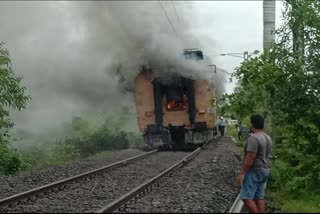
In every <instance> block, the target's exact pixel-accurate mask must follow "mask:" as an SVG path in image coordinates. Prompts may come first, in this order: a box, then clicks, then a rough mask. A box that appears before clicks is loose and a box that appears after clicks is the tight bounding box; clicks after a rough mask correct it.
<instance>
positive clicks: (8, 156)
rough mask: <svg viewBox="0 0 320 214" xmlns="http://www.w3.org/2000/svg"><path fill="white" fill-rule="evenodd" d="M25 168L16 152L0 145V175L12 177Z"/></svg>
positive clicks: (25, 165)
mask: <svg viewBox="0 0 320 214" xmlns="http://www.w3.org/2000/svg"><path fill="white" fill-rule="evenodd" d="M26 167H27V164H25V163H24V162H23V161H22V160H21V158H20V154H19V153H18V152H17V151H16V150H14V149H11V148H9V147H8V146H6V145H3V144H0V174H3V175H12V174H15V173H17V172H18V171H20V170H22V169H25V168H26Z"/></svg>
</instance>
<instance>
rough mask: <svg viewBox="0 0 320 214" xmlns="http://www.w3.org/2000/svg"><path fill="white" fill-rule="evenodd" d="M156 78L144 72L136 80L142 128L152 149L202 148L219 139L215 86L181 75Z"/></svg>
mask: <svg viewBox="0 0 320 214" xmlns="http://www.w3.org/2000/svg"><path fill="white" fill-rule="evenodd" d="M162 76H165V79H163V78H161V77H156V76H155V75H154V74H153V72H152V71H151V69H144V70H143V71H142V72H141V73H140V74H139V75H138V76H137V77H136V79H135V101H136V110H137V117H138V118H137V119H138V126H139V129H140V131H141V132H142V133H143V135H144V139H145V143H146V144H147V145H148V146H149V147H159V146H165V147H173V146H183V145H202V144H203V143H204V142H207V141H209V140H211V139H213V137H214V135H215V133H216V132H215V130H216V129H215V118H216V117H215V110H214V108H212V107H211V102H210V101H211V99H212V98H213V97H214V92H215V90H214V86H213V84H212V83H210V81H208V80H204V79H196V80H193V79H190V78H185V77H182V76H181V75H179V74H165V75H163V74H162Z"/></svg>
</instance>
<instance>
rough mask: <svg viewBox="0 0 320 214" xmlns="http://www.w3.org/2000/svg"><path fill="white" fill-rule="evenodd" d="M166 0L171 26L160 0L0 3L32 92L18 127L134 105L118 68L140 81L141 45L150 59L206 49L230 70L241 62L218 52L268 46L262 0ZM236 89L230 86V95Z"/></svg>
mask: <svg viewBox="0 0 320 214" xmlns="http://www.w3.org/2000/svg"><path fill="white" fill-rule="evenodd" d="M161 2H162V4H161V5H162V6H163V8H164V10H165V11H166V12H167V14H166V15H168V18H169V20H170V21H171V23H172V26H171V25H170V23H169V21H168V19H167V17H166V16H165V14H164V13H163V11H162V10H161V7H160V4H158V3H159V2H158V1H151V2H141V1H140V2H133V1H130V2H124V1H119V2H111V1H110V2H109V1H105V2H102V1H89V2H84V1H78V2H77V1H66V2H62V1H51V2H49V1H19V2H13V1H7V2H6V1H0V41H3V42H5V43H6V47H7V48H8V49H9V50H10V53H11V56H12V61H13V66H14V70H15V71H16V72H17V73H18V74H19V75H22V76H23V77H24V84H25V85H26V86H27V88H28V93H30V94H31V96H32V101H31V102H30V103H29V105H28V108H27V110H24V111H23V112H21V113H19V114H17V115H16V118H15V119H16V120H15V121H16V124H17V125H18V126H20V127H28V128H29V127H32V128H33V129H34V130H39V129H40V128H44V127H46V128H50V127H52V126H55V125H58V124H59V123H61V122H62V121H69V120H70V117H72V116H74V115H79V114H81V112H83V111H86V112H94V111H95V110H97V109H100V110H101V109H102V110H104V109H107V108H109V109H111V110H112V111H113V110H115V109H119V108H118V106H119V105H121V104H122V105H123V104H125V105H129V106H131V107H132V109H133V108H134V105H133V104H134V100H133V96H132V95H131V96H129V95H123V94H120V93H119V89H117V79H116V78H115V76H114V74H113V72H114V70H115V69H114V67H112V66H113V63H114V62H115V61H121V60H122V59H125V61H130V60H131V64H130V63H129V64H130V66H131V67H130V66H128V67H127V70H125V71H124V73H125V74H127V77H128V78H129V77H130V79H134V78H133V77H134V75H135V73H136V71H138V69H136V67H132V66H133V65H132V63H133V64H134V63H137V62H138V60H139V59H138V58H137V56H136V55H137V54H136V53H137V52H136V50H137V49H136V47H137V46H138V47H139V45H140V46H141V47H143V48H144V49H145V51H146V53H148V55H147V56H148V57H149V60H150V61H157V59H156V58H159V59H162V60H163V59H165V57H167V58H172V57H173V58H174V57H175V56H177V55H179V53H181V49H182V48H201V49H202V50H203V51H204V54H205V55H207V56H210V58H211V59H212V63H213V64H216V65H217V67H220V68H223V69H226V70H227V71H228V72H232V71H233V69H234V68H235V67H236V66H238V65H239V63H240V62H241V59H240V58H233V57H229V56H224V57H221V56H219V54H221V53H230V52H241V53H242V52H244V51H249V52H252V51H254V50H260V51H261V50H262V44H263V42H262V39H263V35H262V33H263V20H262V17H263V10H262V1H195V2H190V1H186V2H183V1H174V2H173V1H166V2H164V1H161ZM281 5H282V3H281V2H280V1H277V5H276V6H277V13H276V16H277V19H276V21H277V25H278V24H279V20H280V19H279V17H280V13H279V11H280V10H281V8H282V7H281ZM172 27H173V28H174V29H175V31H176V32H174V30H173V29H172ZM177 37H179V38H180V39H179V40H177ZM180 40H181V41H180ZM180 42H181V44H180ZM178 43H179V44H178ZM183 44H185V45H183ZM152 56H154V57H153V58H152ZM135 66H136V65H135ZM129 74H130V75H129ZM112 75H113V76H112ZM219 78H221V77H219ZM218 82H219V83H220V84H222V83H223V81H222V79H221V81H220V79H219V81H218ZM233 87H234V82H233V83H232V84H230V83H226V92H228V93H231V92H232V90H233ZM133 124H134V123H133Z"/></svg>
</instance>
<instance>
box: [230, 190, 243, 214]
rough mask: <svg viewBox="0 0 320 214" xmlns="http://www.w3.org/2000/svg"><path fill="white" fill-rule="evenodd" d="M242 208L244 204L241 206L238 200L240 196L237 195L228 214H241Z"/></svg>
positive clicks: (241, 203) (240, 201)
mask: <svg viewBox="0 0 320 214" xmlns="http://www.w3.org/2000/svg"><path fill="white" fill-rule="evenodd" d="M243 206H244V204H243V202H242V200H241V199H240V194H239V195H238V197H237V198H236V200H235V201H234V202H233V204H232V206H231V208H230V210H229V212H228V213H241V211H242V209H243Z"/></svg>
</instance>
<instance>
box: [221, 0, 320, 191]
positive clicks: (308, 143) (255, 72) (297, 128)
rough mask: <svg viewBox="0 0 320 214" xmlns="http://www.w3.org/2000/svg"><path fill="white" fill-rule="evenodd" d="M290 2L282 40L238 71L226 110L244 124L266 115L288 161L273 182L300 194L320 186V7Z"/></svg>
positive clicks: (280, 34) (279, 165)
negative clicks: (246, 119)
mask: <svg viewBox="0 0 320 214" xmlns="http://www.w3.org/2000/svg"><path fill="white" fill-rule="evenodd" d="M285 4H286V10H285V11H284V16H283V20H284V24H283V26H281V27H280V28H279V29H278V30H277V31H276V34H277V37H278V41H277V42H276V44H275V45H274V47H273V48H272V49H270V50H265V53H264V54H262V55H260V56H258V57H255V58H249V59H248V60H246V61H244V62H243V63H242V64H241V65H240V67H239V68H237V70H236V72H235V74H234V76H235V77H236V78H237V79H238V80H239V86H238V87H237V88H236V89H235V92H234V93H233V94H231V95H225V96H224V97H223V99H224V103H225V106H223V108H222V109H223V110H222V111H225V112H227V111H228V112H231V113H233V114H234V115H236V118H237V119H238V120H242V119H243V118H246V117H248V116H250V115H251V114H254V113H260V114H262V115H264V117H265V120H266V127H267V131H268V132H269V133H271V134H272V136H273V139H274V140H275V142H276V149H277V155H278V156H279V157H281V160H282V162H283V163H282V162H278V163H276V165H275V166H274V173H273V175H272V177H273V180H272V183H273V185H274V186H275V187H278V188H280V189H283V188H285V189H286V190H288V191H290V192H297V191H305V190H307V189H310V188H311V187H313V186H315V185H319V184H320V180H319V173H320V156H319V153H320V108H319V106H320V72H319V67H320V52H319V50H320V16H319V14H320V3H319V1H315V0H313V1H312V0H310V1H300V0H299V1H286V2H285ZM284 184H285V185H284Z"/></svg>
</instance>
